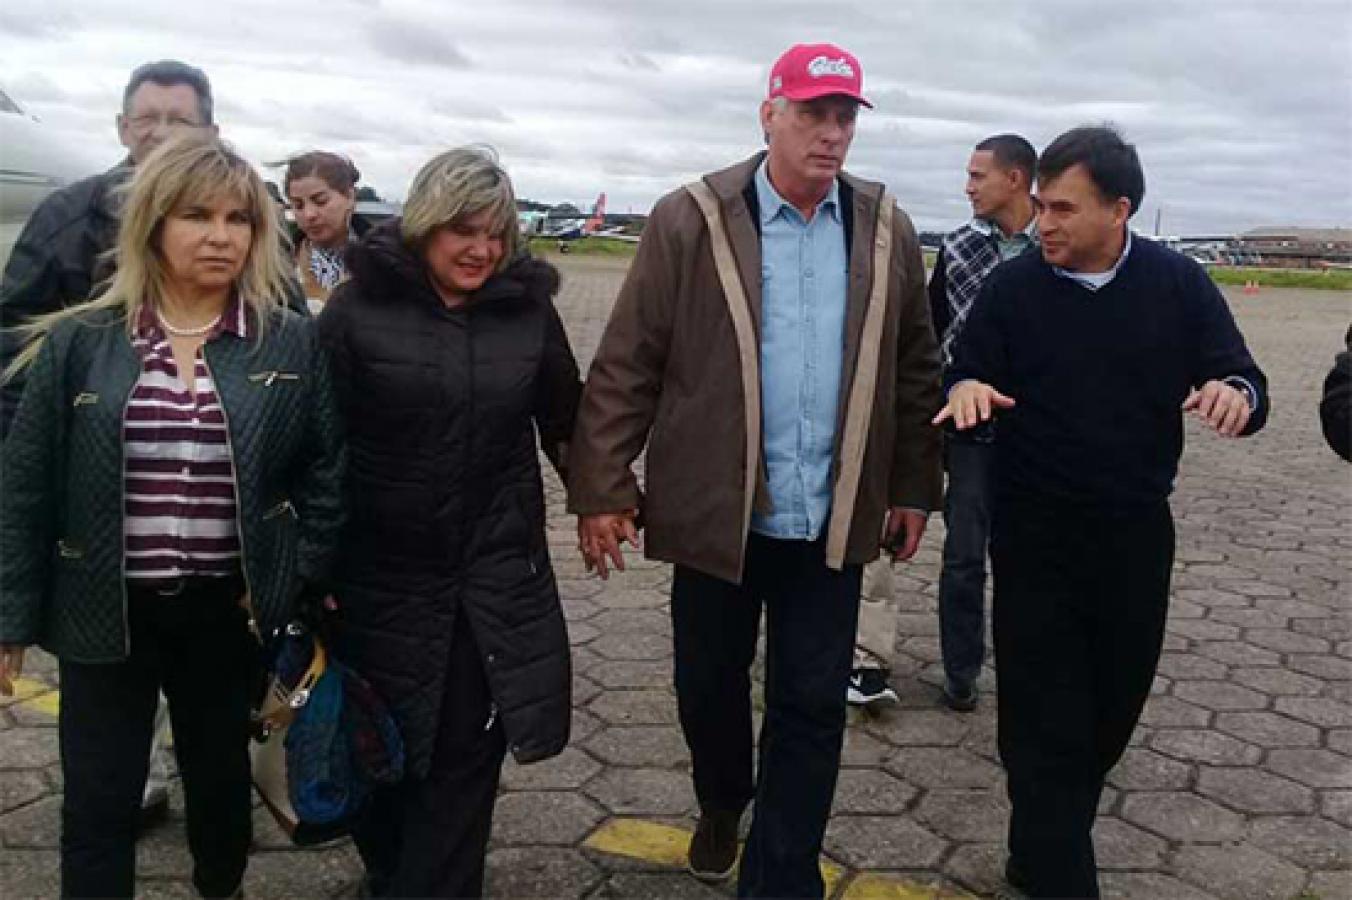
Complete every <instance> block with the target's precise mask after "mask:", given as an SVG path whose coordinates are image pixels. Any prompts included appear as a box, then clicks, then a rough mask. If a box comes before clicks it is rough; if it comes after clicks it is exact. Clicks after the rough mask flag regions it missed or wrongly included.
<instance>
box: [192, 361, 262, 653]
mask: <svg viewBox="0 0 1352 900" xmlns="http://www.w3.org/2000/svg"><path fill="white" fill-rule="evenodd" d="M202 365H203V366H205V367H206V370H207V374H208V375H210V376H211V384H212V386H213V387H214V388H215V390H216V399H217V400H219V401H220V404H221V419H222V420H223V421H224V422H225V450H226V452H227V453H229V454H230V472H231V475H232V477H233V479H234V482H235V533H236V534H237V535H238V536H239V569H240V573H241V574H242V575H243V576H244V611H245V612H247V613H248V614H249V633H250V634H252V635H253V637H254V640H255V641H257V642H258V643H259V644H262V643H263V635H262V632H260V631H259V628H258V616H257V614H255V613H254V605H253V586H252V585H251V584H249V564H248V559H247V558H246V557H245V555H244V554H245V548H244V520H243V517H242V513H243V504H242V503H241V502H240V496H239V460H238V459H236V458H235V442H234V439H233V438H232V437H231V436H230V414H229V412H227V411H226V408H225V407H226V403H225V392H224V391H222V390H221V384H220V382H219V381H217V380H216V373H215V371H214V370H213V369H212V368H211V361H210V360H209V359H207V345H206V344H203V345H202ZM251 380H252V379H251Z"/></svg>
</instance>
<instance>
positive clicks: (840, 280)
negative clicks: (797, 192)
mask: <svg viewBox="0 0 1352 900" xmlns="http://www.w3.org/2000/svg"><path fill="white" fill-rule="evenodd" d="M765 166H766V164H765V163H761V166H760V168H758V169H757V170H756V197H757V199H758V200H759V202H760V231H761V410H762V429H763V432H764V444H765V468H766V475H767V477H768V479H769V488H770V500H771V503H772V504H773V508H772V510H771V512H769V513H765V514H762V513H757V514H755V515H754V516H753V517H752V519H751V529H752V530H753V531H755V532H757V533H759V534H764V535H767V536H769V537H774V538H784V539H796V540H816V538H817V537H818V536H819V535H820V534H821V533H822V531H823V529H824V528H825V525H826V520H827V516H828V514H829V511H830V507H831V469H832V460H833V457H834V454H835V440H836V412H837V410H838V408H839V405H840V379H841V369H842V366H843V363H844V357H845V300H846V291H847V290H848V287H849V260H848V259H847V258H846V255H845V224H844V220H843V219H842V218H841V216H842V215H844V214H846V212H845V211H842V210H841V208H840V189H839V184H832V185H831V192H830V193H829V194H827V195H826V198H825V199H824V200H822V201H821V203H820V204H818V206H817V210H816V213H815V214H814V215H813V217H812V221H810V222H808V221H804V219H803V216H802V214H801V213H800V212H798V210H796V209H794V208H793V206H792V205H791V204H790V203H788V202H787V201H786V200H784V198H782V197H780V196H779V193H778V192H777V191H775V189H774V187H773V186H772V185H771V184H770V178H769V176H768V175H767V174H766V168H765Z"/></svg>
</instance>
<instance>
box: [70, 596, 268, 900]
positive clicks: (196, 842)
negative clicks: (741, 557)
mask: <svg viewBox="0 0 1352 900" xmlns="http://www.w3.org/2000/svg"><path fill="white" fill-rule="evenodd" d="M243 593H244V586H243V584H242V583H241V582H240V580H239V579H235V578H204V579H190V580H188V581H187V582H186V588H185V589H184V590H183V591H182V593H179V594H177V595H174V596H163V595H160V594H156V593H155V592H153V591H145V590H140V589H137V588H131V589H130V590H129V592H128V603H127V613H128V622H129V626H130V637H131V652H130V655H129V657H128V658H127V659H126V660H125V661H123V662H120V663H108V664H100V665H90V664H85V663H76V662H69V661H66V660H62V661H61V668H60V671H61V712H60V719H59V724H60V731H61V771H62V775H63V777H64V779H65V797H64V799H63V801H62V805H61V893H62V895H63V896H67V897H130V896H132V891H133V887H134V885H135V878H136V849H135V840H136V820H137V816H138V814H139V813H140V809H141V793H142V791H143V790H144V789H145V781H146V770H147V767H148V764H149V756H150V740H151V734H152V731H153V727H154V721H155V707H156V704H157V703H158V701H159V694H160V691H161V690H163V691H164V696H165V697H166V698H167V699H168V701H169V718H170V721H171V722H172V724H173V729H174V750H175V752H176V754H177V756H178V767H179V773H180V775H181V776H182V779H183V793H184V801H185V804H186V807H187V817H188V847H189V849H190V850H191V851H192V858H193V884H194V885H195V886H196V887H197V890H198V891H199V892H200V893H201V894H202V895H203V896H206V897H225V896H228V895H230V894H231V893H232V892H233V891H234V890H235V889H236V888H237V887H238V886H239V884H240V881H241V879H242V878H243V877H244V867H245V864H246V862H247V857H248V852H249V841H250V840H251V837H252V832H251V818H250V797H249V792H250V790H251V788H250V780H249V754H248V740H249V702H250V692H251V686H252V685H253V684H254V683H255V676H256V666H257V665H258V649H257V643H256V642H255V640H254V638H253V636H252V635H251V634H250V632H249V629H248V617H247V615H246V613H245V612H244V610H243V609H241V608H240V606H239V599H240V597H241V596H242V595H243Z"/></svg>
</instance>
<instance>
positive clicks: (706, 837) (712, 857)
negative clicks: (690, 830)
mask: <svg viewBox="0 0 1352 900" xmlns="http://www.w3.org/2000/svg"><path fill="white" fill-rule="evenodd" d="M741 821H742V816H741V813H734V812H707V813H702V814H701V815H700V817H699V825H697V826H696V827H695V836H694V837H692V838H691V839H690V859H689V862H688V864H687V865H688V867H689V869H690V874H691V875H694V876H695V877H696V878H698V879H699V880H700V881H725V880H726V879H727V878H728V876H730V875H732V872H733V870H734V869H735V868H737V826H738V825H739V824H740V823H741Z"/></svg>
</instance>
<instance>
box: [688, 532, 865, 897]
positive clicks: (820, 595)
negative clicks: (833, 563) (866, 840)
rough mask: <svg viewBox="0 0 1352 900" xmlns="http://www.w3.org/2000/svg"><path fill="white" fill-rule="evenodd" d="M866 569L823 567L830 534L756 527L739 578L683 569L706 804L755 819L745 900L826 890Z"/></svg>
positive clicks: (693, 739) (692, 716)
mask: <svg viewBox="0 0 1352 900" xmlns="http://www.w3.org/2000/svg"><path fill="white" fill-rule="evenodd" d="M861 574H862V569H861V567H860V566H846V567H845V569H844V571H840V572H837V571H834V570H832V569H829V568H827V566H826V562H825V556H824V541H821V540H818V541H815V542H811V543H809V542H807V541H781V540H774V539H771V538H767V537H762V536H760V535H755V534H753V535H751V537H750V539H749V541H748V545H747V557H746V566H745V572H744V574H743V579H742V584H741V585H740V586H739V585H735V584H731V583H729V582H726V581H722V580H721V579H718V578H714V577H712V576H709V575H705V574H702V573H700V572H696V571H694V570H693V569H688V568H685V567H682V566H678V567H677V568H676V574H675V581H674V583H673V586H672V590H671V617H672V623H673V631H674V637H675V651H676V653H675V656H676V659H675V676H676V696H677V703H678V706H679V710H680V718H681V728H682V730H683V731H684V732H685V740H686V743H687V744H688V745H689V747H690V755H691V759H692V762H693V765H694V777H695V794H696V796H697V797H698V798H699V803H700V807H701V808H702V809H703V810H704V811H705V812H714V811H723V812H737V813H740V812H741V811H742V810H744V809H745V808H746V805H747V803H748V802H749V801H750V800H751V799H752V798H753V796H754V798H755V801H756V807H755V818H754V820H753V821H752V825H751V833H750V835H749V836H748V837H747V842H746V848H745V852H744V854H743V857H742V866H741V876H740V880H739V883H738V894H739V895H740V896H743V897H821V896H822V891H823V884H822V878H821V872H820V870H819V869H818V865H817V857H818V854H819V853H820V852H821V845H822V835H823V833H824V832H825V830H826V820H827V817H828V816H829V815H830V813H831V800H832V797H833V796H834V794H835V790H836V774H837V771H838V769H839V766H840V747H841V741H842V739H843V737H844V733H845V690H844V688H843V685H844V684H845V683H846V680H847V679H848V677H849V674H850V665H851V660H852V658H853V652H854V632H855V625H856V623H857V620H858V617H859V587H860V580H861ZM762 606H764V608H765V619H766V634H765V638H766V660H765V722H764V725H763V726H762V728H761V734H760V749H759V753H760V756H759V771H758V773H757V777H756V778H755V779H754V781H753V777H752V758H751V747H752V737H751V663H752V661H753V660H754V659H755V656H756V637H757V632H758V630H759V627H760V615H761V607H762Z"/></svg>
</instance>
